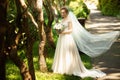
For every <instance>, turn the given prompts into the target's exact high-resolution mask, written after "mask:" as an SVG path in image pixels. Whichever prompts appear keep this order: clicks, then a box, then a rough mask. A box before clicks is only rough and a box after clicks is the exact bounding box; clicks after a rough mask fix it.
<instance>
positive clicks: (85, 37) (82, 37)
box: [68, 11, 120, 57]
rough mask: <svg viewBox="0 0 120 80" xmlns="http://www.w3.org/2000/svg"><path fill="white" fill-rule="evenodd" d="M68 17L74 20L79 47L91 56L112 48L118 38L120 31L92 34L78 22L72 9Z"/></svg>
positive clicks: (75, 38) (75, 35)
mask: <svg viewBox="0 0 120 80" xmlns="http://www.w3.org/2000/svg"><path fill="white" fill-rule="evenodd" d="M68 17H70V18H71V20H72V26H73V32H72V36H73V38H74V40H75V42H76V44H77V46H78V49H79V50H80V51H82V52H84V53H85V54H87V55H88V56H90V57H97V56H99V55H101V54H102V53H104V52H106V51H107V50H108V49H110V47H111V45H112V44H113V43H114V42H115V40H116V39H117V38H118V36H119V34H120V32H119V31H112V32H109V33H105V34H96V35H95V34H91V33H89V32H88V31H87V30H86V29H84V28H83V27H82V25H81V24H80V23H79V22H78V20H77V18H76V16H75V15H74V14H73V13H72V12H71V11H70V12H69V15H68Z"/></svg>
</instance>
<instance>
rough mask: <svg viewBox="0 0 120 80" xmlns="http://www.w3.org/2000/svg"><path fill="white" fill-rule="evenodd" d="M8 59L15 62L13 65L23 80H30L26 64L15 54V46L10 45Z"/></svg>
mask: <svg viewBox="0 0 120 80" xmlns="http://www.w3.org/2000/svg"><path fill="white" fill-rule="evenodd" d="M9 57H10V59H11V60H12V61H13V62H14V63H15V65H16V66H17V67H18V68H19V69H20V73H21V75H22V79H23V80H32V78H31V75H30V73H29V70H28V69H27V66H26V64H25V63H24V62H23V61H22V60H21V59H20V58H19V57H18V55H17V46H16V45H12V49H11V51H10V54H9Z"/></svg>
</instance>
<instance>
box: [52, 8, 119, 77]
mask: <svg viewBox="0 0 120 80" xmlns="http://www.w3.org/2000/svg"><path fill="white" fill-rule="evenodd" d="M60 12H61V16H62V18H63V19H62V21H61V22H60V23H59V24H61V25H59V26H58V25H55V27H54V28H55V29H60V28H57V27H60V26H62V29H60V30H61V31H60V30H59V38H58V42H57V46H56V50H55V56H54V62H53V65H52V70H53V72H54V73H60V74H68V75H75V76H80V77H82V78H84V77H94V78H95V77H103V76H105V75H106V74H105V73H103V72H102V71H99V70H96V69H91V70H88V69H86V68H85V66H84V65H83V63H82V61H81V58H80V55H79V52H78V49H80V50H81V51H82V52H84V53H85V54H87V55H89V56H90V57H96V56H98V55H100V54H102V53H103V52H105V51H107V50H108V49H109V48H110V46H111V45H112V43H113V42H114V41H115V40H116V38H117V37H118V35H119V32H118V31H114V32H110V33H106V34H101V35H93V34H90V33H89V32H88V31H86V30H85V29H84V28H82V26H81V25H80V23H79V22H78V21H77V18H76V17H75V16H74V14H73V13H72V12H69V11H68V9H67V8H66V7H62V8H61V10H60ZM110 36H112V37H110ZM101 38H102V39H101ZM95 43H96V44H95ZM96 45H97V46H96Z"/></svg>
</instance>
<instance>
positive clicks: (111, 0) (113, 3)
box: [98, 0, 120, 16]
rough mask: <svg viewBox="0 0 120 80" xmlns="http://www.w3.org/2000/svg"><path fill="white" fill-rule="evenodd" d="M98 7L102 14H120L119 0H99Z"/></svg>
mask: <svg viewBox="0 0 120 80" xmlns="http://www.w3.org/2000/svg"><path fill="white" fill-rule="evenodd" d="M98 8H99V9H100V10H101V12H102V14H103V15H110V16H118V15H120V0H99V5H98Z"/></svg>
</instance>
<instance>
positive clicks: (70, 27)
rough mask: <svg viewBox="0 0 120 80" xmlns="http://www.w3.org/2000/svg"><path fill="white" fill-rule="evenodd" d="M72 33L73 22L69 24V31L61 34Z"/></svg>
mask: <svg viewBox="0 0 120 80" xmlns="http://www.w3.org/2000/svg"><path fill="white" fill-rule="evenodd" d="M71 32H72V22H71V21H69V22H68V30H66V31H63V32H61V34H70V33H71Z"/></svg>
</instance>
